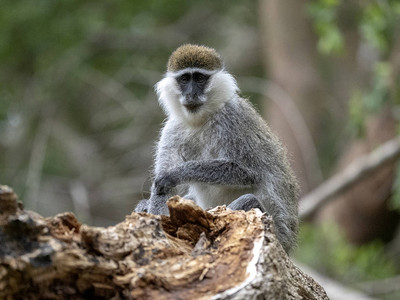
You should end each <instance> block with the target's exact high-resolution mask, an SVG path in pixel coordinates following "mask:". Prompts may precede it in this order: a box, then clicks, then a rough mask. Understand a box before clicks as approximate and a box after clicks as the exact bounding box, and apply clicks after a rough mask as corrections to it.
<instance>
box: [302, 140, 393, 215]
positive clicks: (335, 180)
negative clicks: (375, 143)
mask: <svg viewBox="0 0 400 300" xmlns="http://www.w3.org/2000/svg"><path fill="white" fill-rule="evenodd" d="M399 157H400V137H396V138H394V139H392V140H389V141H388V142H386V143H384V144H383V145H381V146H379V147H378V148H377V149H376V150H375V151H373V152H371V153H370V154H367V155H365V156H363V157H360V158H359V159H357V160H355V161H354V162H353V163H351V164H350V165H349V166H348V167H347V168H346V169H344V170H343V171H342V172H340V173H338V174H336V175H334V176H333V177H331V178H330V179H329V180H327V181H325V182H324V183H323V184H321V185H320V186H319V187H317V188H316V189H314V190H313V191H312V192H311V193H309V194H307V195H306V196H304V197H303V198H302V199H301V200H300V208H299V215H300V218H302V219H306V218H308V217H310V216H311V215H312V214H313V213H314V212H315V211H316V210H317V209H318V208H319V207H321V206H322V205H323V204H325V203H326V202H327V201H329V200H330V199H331V198H333V197H335V196H337V195H339V194H341V193H343V192H344V191H345V190H347V189H348V188H350V187H351V186H353V185H354V184H356V183H358V182H359V181H360V180H361V179H363V178H365V177H366V176H367V175H369V174H371V173H373V172H374V171H376V170H377V169H379V168H380V167H382V166H384V165H386V164H389V163H393V162H394V161H395V160H397V159H398V158H399Z"/></svg>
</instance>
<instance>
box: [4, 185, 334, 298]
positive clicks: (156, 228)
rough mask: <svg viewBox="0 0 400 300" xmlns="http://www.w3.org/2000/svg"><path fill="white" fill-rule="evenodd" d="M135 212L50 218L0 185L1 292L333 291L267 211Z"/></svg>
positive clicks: (185, 203)
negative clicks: (84, 219) (285, 243)
mask: <svg viewBox="0 0 400 300" xmlns="http://www.w3.org/2000/svg"><path fill="white" fill-rule="evenodd" d="M167 204H168V208H169V211H170V216H154V215H150V214H146V213H132V214H131V215H128V216H127V217H126V219H125V220H124V221H123V222H121V223H119V224H117V225H115V226H111V227H107V228H100V227H91V226H87V225H83V224H80V223H79V222H78V221H77V220H76V218H75V216H74V215H73V214H72V213H63V214H59V215H57V216H55V217H50V218H43V217H42V216H40V215H38V214H37V213H34V212H30V211H25V210H23V209H22V207H21V205H19V204H18V203H17V196H16V195H15V194H14V193H13V192H12V190H11V189H10V188H8V187H6V186H0V241H1V248H0V298H1V299H22V298H23V299H65V298H73V299H88V298H89V299H93V298H96V299H210V298H213V299H328V297H327V295H326V293H325V291H324V290H323V288H322V287H321V286H320V285H318V284H317V283H316V282H315V281H314V280H313V279H312V278H311V277H310V276H308V275H306V274H304V273H303V272H302V271H301V270H300V269H299V268H297V267H296V266H295V265H294V264H293V263H292V262H291V261H290V259H289V258H288V257H287V255H286V253H285V251H284V250H283V248H282V247H281V245H280V244H279V242H278V241H277V240H276V237H275V235H274V227H273V221H272V219H271V217H268V216H266V215H265V214H262V213H261V212H260V211H259V210H251V211H249V212H243V211H231V210H229V209H227V208H226V207H217V208H215V209H213V210H210V211H204V210H202V209H201V208H200V207H198V206H196V205H195V204H194V203H193V202H192V201H190V200H184V199H181V198H180V197H179V196H175V197H173V198H171V199H170V200H168V202H167Z"/></svg>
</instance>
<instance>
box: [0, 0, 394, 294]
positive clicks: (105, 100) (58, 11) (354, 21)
mask: <svg viewBox="0 0 400 300" xmlns="http://www.w3.org/2000/svg"><path fill="white" fill-rule="evenodd" d="M188 42H190V43H197V44H204V45H207V46H210V47H213V48H216V49H217V50H218V51H219V52H220V54H221V55H222V56H223V58H224V60H225V64H226V66H227V69H228V71H229V72H231V73H232V74H234V75H235V77H236V79H237V80H238V83H239V87H240V88H241V94H242V95H243V96H244V97H248V98H250V99H251V101H252V102H253V103H254V105H255V106H256V108H257V109H258V111H259V112H260V113H261V114H262V115H263V116H264V117H265V119H266V120H267V121H268V123H269V124H270V125H271V127H272V128H273V130H274V131H275V132H276V133H277V134H278V135H279V136H280V138H281V139H282V141H283V142H284V144H285V145H286V146H287V148H288V149H289V154H290V158H291V162H292V165H293V168H294V169H295V171H296V174H297V176H298V178H299V181H300V183H301V187H302V196H306V195H307V194H308V193H309V192H311V191H312V190H313V189H314V188H315V187H317V186H319V185H320V184H321V183H323V182H324V181H325V180H327V179H328V178H330V177H331V176H332V175H334V174H340V172H341V171H342V170H343V169H345V168H346V167H347V166H348V165H349V164H351V162H352V161H354V160H355V159H357V158H360V157H363V155H366V154H368V153H370V152H371V151H372V150H374V149H377V148H379V146H380V145H381V144H383V143H384V142H386V141H388V140H391V139H393V138H396V136H397V135H398V131H399V119H400V106H399V104H400V1H399V0H365V1H355V0H350V1H343V0H313V1H305V0H285V1H282V0H259V1H255V0H247V1H245V0H237V1H227V0H221V1H212V0H206V1H189V0H185V1H184V0H171V1H156V0H135V1H130V0H118V1H117V0H116V1H104V0H98V1H88V0H79V1H77V0H64V1H51V0H36V1H16V0H12V1H11V0H2V1H1V2H0V183H1V184H7V185H10V186H11V187H13V189H14V190H15V191H16V193H17V194H18V195H19V196H20V198H21V200H22V201H23V203H24V205H25V208H27V209H31V210H35V211H37V212H39V213H40V214H42V215H44V216H50V215H55V214H57V213H60V212H64V211H74V212H75V214H76V215H77V217H78V219H79V220H80V221H81V222H83V223H87V224H92V225H99V226H107V225H112V224H115V223H117V222H119V221H121V220H123V218H124V216H125V215H127V214H130V213H131V211H132V210H133V209H134V207H135V205H136V203H137V201H139V200H140V199H144V198H147V197H148V196H149V188H150V170H151V165H152V157H153V150H154V145H155V142H156V140H157V138H158V134H159V130H160V128H161V123H162V121H163V119H164V115H163V113H162V110H161V109H160V108H159V106H158V103H157V100H156V96H155V93H154V90H153V86H154V84H155V83H156V82H157V81H158V80H160V79H161V78H162V75H163V73H164V72H165V70H166V62H167V60H168V57H169V55H170V53H171V52H172V51H173V50H174V49H176V48H177V47H178V46H179V45H181V44H184V43H188ZM399 212H400V167H399V165H398V164H397V163H395V162H391V163H389V164H386V165H384V166H383V167H381V168H378V169H377V170H376V171H374V172H371V173H370V174H369V175H368V176H367V177H366V178H364V179H362V180H360V181H358V182H357V183H356V184H353V185H352V186H351V187H350V188H349V189H347V190H346V191H344V192H343V193H340V194H339V195H338V196H335V197H333V198H332V199H330V201H329V202H327V203H326V204H324V205H323V206H321V207H320V208H319V209H318V210H317V211H316V212H314V213H313V214H312V216H311V217H308V218H307V220H304V221H303V223H302V228H301V231H300V238H299V247H298V249H297V251H296V253H295V255H294V256H295V257H296V259H297V260H299V261H301V262H302V263H304V264H307V265H308V266H310V267H312V268H314V269H315V270H317V271H318V272H320V273H321V274H324V275H325V276H327V277H329V278H331V279H333V280H335V281H338V282H342V284H344V285H347V286H351V287H353V288H356V289H358V290H360V291H362V293H364V295H370V296H373V297H376V298H379V299H399V298H398V297H400V293H399V290H400V277H399V274H400V227H399V220H400V217H399V216H400V215H399ZM344 299H345V298H344Z"/></svg>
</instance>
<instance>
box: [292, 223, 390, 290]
mask: <svg viewBox="0 0 400 300" xmlns="http://www.w3.org/2000/svg"><path fill="white" fill-rule="evenodd" d="M299 240H300V241H301V247H299V248H298V249H297V251H296V253H295V257H296V258H297V259H299V260H300V261H302V262H305V263H306V264H307V265H309V266H311V267H313V268H315V269H317V270H320V271H321V272H323V273H324V274H326V275H328V276H329V277H331V278H335V279H336V280H338V281H341V282H343V283H344V284H350V285H351V284H354V283H359V282H363V281H371V280H377V279H383V278H388V277H392V276H394V275H396V269H395V267H394V263H393V261H391V260H390V259H389V258H388V257H387V256H386V254H385V251H384V250H385V249H384V245H383V244H382V243H381V242H378V241H375V242H371V243H368V244H365V245H362V246H354V245H351V244H350V243H349V242H348V241H347V240H346V239H345V237H344V235H343V234H342V233H341V232H340V230H339V228H338V226H337V225H336V224H332V223H329V222H326V223H323V224H322V225H321V226H318V227H315V226H311V225H309V224H303V225H302V226H301V228H300V234H299Z"/></svg>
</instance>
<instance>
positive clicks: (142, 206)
mask: <svg viewBox="0 0 400 300" xmlns="http://www.w3.org/2000/svg"><path fill="white" fill-rule="evenodd" d="M148 210H149V200H147V199H143V200H140V201H139V203H138V204H137V205H136V208H135V212H148Z"/></svg>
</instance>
